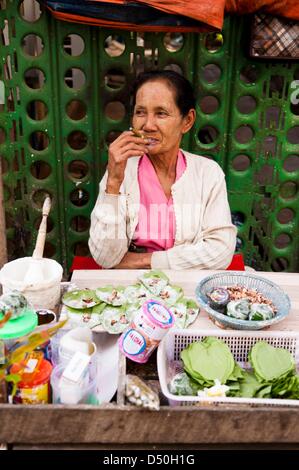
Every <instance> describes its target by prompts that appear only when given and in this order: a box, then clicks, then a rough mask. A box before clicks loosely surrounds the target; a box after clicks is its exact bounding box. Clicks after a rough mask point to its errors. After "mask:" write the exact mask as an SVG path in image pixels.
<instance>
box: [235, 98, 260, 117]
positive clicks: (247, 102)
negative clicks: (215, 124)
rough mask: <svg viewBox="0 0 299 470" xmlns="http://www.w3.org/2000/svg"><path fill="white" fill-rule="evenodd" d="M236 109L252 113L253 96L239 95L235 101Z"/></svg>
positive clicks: (253, 109)
mask: <svg viewBox="0 0 299 470" xmlns="http://www.w3.org/2000/svg"><path fill="white" fill-rule="evenodd" d="M237 109H238V111H239V112H240V113H242V114H250V113H253V111H255V109H256V100H255V98H254V97H253V96H250V95H244V96H240V98H239V99H238V101H237Z"/></svg>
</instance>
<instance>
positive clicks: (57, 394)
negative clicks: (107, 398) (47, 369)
mask: <svg viewBox="0 0 299 470" xmlns="http://www.w3.org/2000/svg"><path fill="white" fill-rule="evenodd" d="M64 369H65V367H64V366H62V365H58V366H56V367H54V369H53V371H52V374H51V387H52V400H53V403H56V404H57V403H61V404H65V405H75V404H78V403H85V404H89V405H97V404H98V398H97V379H96V377H94V378H90V377H88V376H87V379H86V380H85V381H83V382H81V383H69V384H68V385H66V384H65V383H64V384H62V383H61V377H62V374H63V371H64Z"/></svg>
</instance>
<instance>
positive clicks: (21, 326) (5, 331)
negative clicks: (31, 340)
mask: <svg viewBox="0 0 299 470" xmlns="http://www.w3.org/2000/svg"><path fill="white" fill-rule="evenodd" d="M0 317H1V314H0ZM0 319H1V318H0ZM36 326H37V315H36V313H35V311H34V310H31V309H29V308H28V309H24V314H23V316H22V317H18V318H13V319H10V320H8V322H6V323H5V325H4V326H3V327H2V328H0V339H4V340H5V339H14V338H19V337H20V336H25V335H27V334H28V333H30V332H31V331H33V330H34V328H35V327H36Z"/></svg>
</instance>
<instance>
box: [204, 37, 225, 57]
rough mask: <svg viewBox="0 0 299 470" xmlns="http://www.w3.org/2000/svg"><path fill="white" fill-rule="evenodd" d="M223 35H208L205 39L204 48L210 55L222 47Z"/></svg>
mask: <svg viewBox="0 0 299 470" xmlns="http://www.w3.org/2000/svg"><path fill="white" fill-rule="evenodd" d="M223 42H224V41H223V35H222V34H221V33H216V32H214V33H208V34H207V35H206V37H205V48H206V49H207V50H208V51H209V52H210V53H212V54H215V52H218V51H219V50H220V49H221V47H222V46H223Z"/></svg>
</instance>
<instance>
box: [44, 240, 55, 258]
mask: <svg viewBox="0 0 299 470" xmlns="http://www.w3.org/2000/svg"><path fill="white" fill-rule="evenodd" d="M55 253H56V246H54V245H53V243H51V242H48V241H46V243H45V249H44V258H52V257H53V256H54V255H55Z"/></svg>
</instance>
